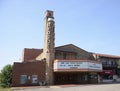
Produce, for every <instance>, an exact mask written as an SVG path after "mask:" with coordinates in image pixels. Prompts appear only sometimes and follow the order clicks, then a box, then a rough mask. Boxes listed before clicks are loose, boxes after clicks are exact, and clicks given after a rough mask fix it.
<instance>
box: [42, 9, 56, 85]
mask: <svg viewBox="0 0 120 91" xmlns="http://www.w3.org/2000/svg"><path fill="white" fill-rule="evenodd" d="M54 24H55V22H54V17H53V11H50V10H47V11H46V16H45V33H44V49H43V54H44V57H45V58H46V83H47V85H52V84H53V82H54V81H53V62H54V54H55V49H54V47H55V43H54V40H55V33H54V28H55V25H54Z"/></svg>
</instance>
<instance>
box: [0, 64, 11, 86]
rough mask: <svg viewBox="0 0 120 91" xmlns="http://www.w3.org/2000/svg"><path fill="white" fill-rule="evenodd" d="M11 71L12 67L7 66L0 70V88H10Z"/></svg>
mask: <svg viewBox="0 0 120 91" xmlns="http://www.w3.org/2000/svg"><path fill="white" fill-rule="evenodd" d="M12 70H13V66H12V65H10V64H8V65H6V66H5V67H3V69H2V70H1V73H0V86H1V87H4V88H5V87H10V86H11V83H12Z"/></svg>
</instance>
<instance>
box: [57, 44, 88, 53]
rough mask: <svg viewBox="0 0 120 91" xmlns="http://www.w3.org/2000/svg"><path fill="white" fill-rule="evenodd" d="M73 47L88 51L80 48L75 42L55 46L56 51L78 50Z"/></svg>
mask: <svg viewBox="0 0 120 91" xmlns="http://www.w3.org/2000/svg"><path fill="white" fill-rule="evenodd" d="M73 48H77V49H80V51H85V52H87V51H86V50H84V49H82V48H79V47H77V46H75V45H73V44H66V45H62V46H58V47H55V50H56V51H66V52H76V51H75V50H73Z"/></svg>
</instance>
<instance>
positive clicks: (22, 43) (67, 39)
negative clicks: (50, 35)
mask: <svg viewBox="0 0 120 91" xmlns="http://www.w3.org/2000/svg"><path fill="white" fill-rule="evenodd" d="M46 10H53V11H54V17H55V25H56V26H55V45H56V46H61V45H65V44H71V43H72V44H74V45H76V46H78V47H80V48H83V49H84V50H87V51H90V52H96V53H104V54H112V55H120V0H0V60H1V63H0V70H1V69H2V68H3V66H5V65H6V64H12V63H13V62H20V61H21V57H22V51H23V49H24V48H43V36H44V16H45V11H46Z"/></svg>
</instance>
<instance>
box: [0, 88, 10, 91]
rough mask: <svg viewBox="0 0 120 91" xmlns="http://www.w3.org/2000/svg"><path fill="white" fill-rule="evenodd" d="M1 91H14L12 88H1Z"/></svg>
mask: <svg viewBox="0 0 120 91" xmlns="http://www.w3.org/2000/svg"><path fill="white" fill-rule="evenodd" d="M0 91H12V90H11V89H10V88H1V87H0Z"/></svg>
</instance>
